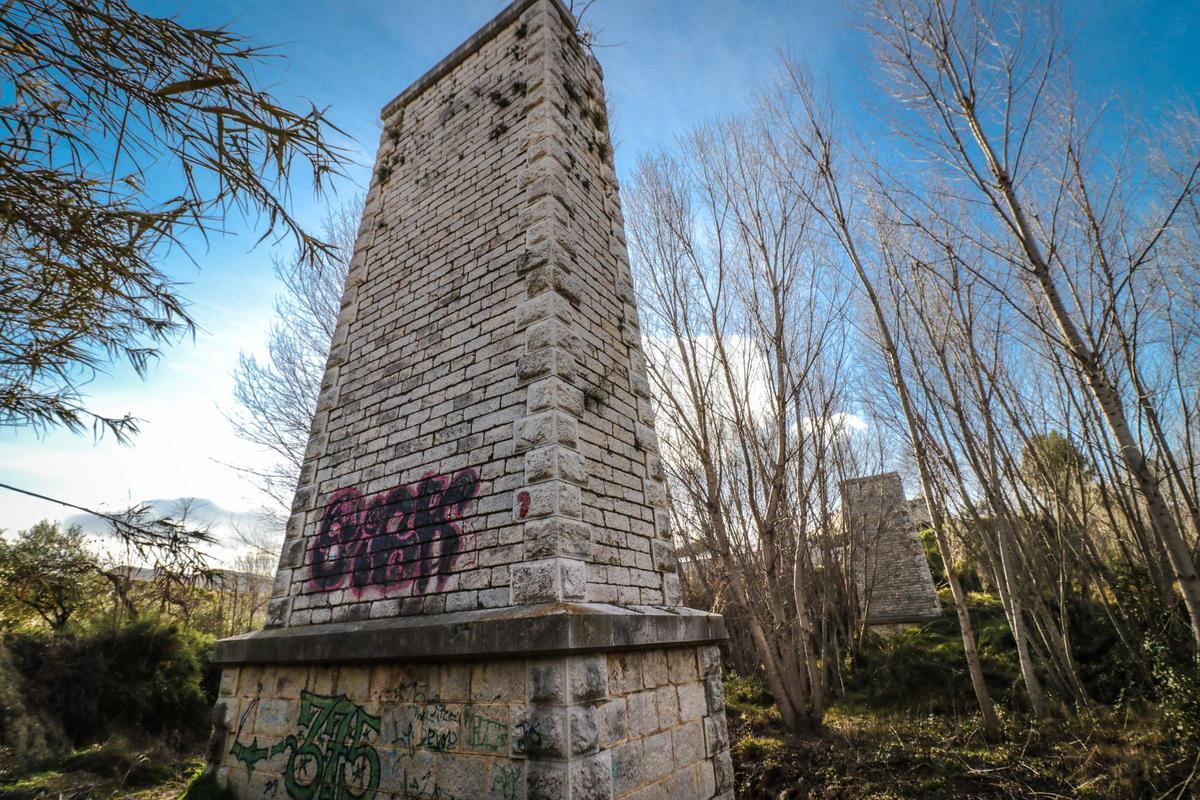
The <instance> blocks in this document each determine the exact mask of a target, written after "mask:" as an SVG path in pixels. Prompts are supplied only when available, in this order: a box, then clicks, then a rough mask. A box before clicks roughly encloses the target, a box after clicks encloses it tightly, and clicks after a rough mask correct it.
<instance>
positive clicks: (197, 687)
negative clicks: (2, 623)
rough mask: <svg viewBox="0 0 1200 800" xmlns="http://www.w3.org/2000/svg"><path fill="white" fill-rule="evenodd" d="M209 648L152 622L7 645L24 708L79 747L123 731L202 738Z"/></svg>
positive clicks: (193, 636)
mask: <svg viewBox="0 0 1200 800" xmlns="http://www.w3.org/2000/svg"><path fill="white" fill-rule="evenodd" d="M211 647H212V639H211V638H209V637H206V636H203V635H200V634H197V633H194V632H190V631H186V630H180V629H179V628H177V627H175V626H171V625H165V624H161V623H158V622H153V621H141V622H137V623H134V624H132V625H129V626H127V627H125V628H122V629H121V630H119V631H117V632H105V633H100V634H96V635H92V636H82V637H70V636H56V637H46V636H14V637H11V638H10V640H9V648H10V649H11V651H12V653H13V661H14V663H15V665H16V667H17V669H18V670H19V671H20V673H21V675H22V677H23V680H24V683H25V690H26V692H27V700H28V702H29V703H31V704H32V705H33V706H34V707H36V708H44V709H49V710H51V711H52V712H53V713H54V714H55V715H56V716H57V717H58V718H59V719H60V720H61V722H62V725H63V728H64V730H65V731H66V733H67V735H68V736H69V737H70V739H71V741H72V742H74V743H75V744H76V745H77V746H78V745H83V744H87V743H90V742H97V741H102V740H104V739H105V738H107V737H108V736H110V735H112V734H113V733H115V732H122V731H123V732H129V733H131V734H133V733H145V734H150V735H152V736H155V737H158V738H159V739H162V738H163V737H166V738H168V739H173V740H178V741H182V740H184V739H187V738H189V737H194V736H201V735H203V733H204V731H205V728H206V725H207V718H208V711H209V707H210V705H211V703H212V699H213V697H212V694H211V693H210V692H206V691H205V689H206V684H208V687H209V689H210V691H211V683H212V678H211V677H209V675H208V673H210V665H209V661H208V659H209V652H210V650H211Z"/></svg>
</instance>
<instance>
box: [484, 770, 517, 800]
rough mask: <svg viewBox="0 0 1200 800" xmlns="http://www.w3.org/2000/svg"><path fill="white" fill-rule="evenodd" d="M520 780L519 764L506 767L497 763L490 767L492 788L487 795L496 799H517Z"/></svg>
mask: <svg viewBox="0 0 1200 800" xmlns="http://www.w3.org/2000/svg"><path fill="white" fill-rule="evenodd" d="M520 780H521V767H520V766H511V767H506V766H504V765H503V764H497V765H496V766H494V767H492V789H491V792H490V793H489V794H488V797H489V798H495V799H496V800H517V796H518V795H517V790H518V786H519V784H520Z"/></svg>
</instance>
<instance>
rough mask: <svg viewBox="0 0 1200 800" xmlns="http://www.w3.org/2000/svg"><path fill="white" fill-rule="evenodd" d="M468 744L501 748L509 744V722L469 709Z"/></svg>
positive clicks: (470, 745)
mask: <svg viewBox="0 0 1200 800" xmlns="http://www.w3.org/2000/svg"><path fill="white" fill-rule="evenodd" d="M466 725H467V746H468V747H475V748H483V749H486V750H499V749H500V748H502V747H504V746H506V745H507V744H508V724H507V723H505V722H501V721H500V720H496V719H492V718H491V717H485V716H483V715H482V714H480V713H479V712H477V711H474V710H472V709H467V721H466Z"/></svg>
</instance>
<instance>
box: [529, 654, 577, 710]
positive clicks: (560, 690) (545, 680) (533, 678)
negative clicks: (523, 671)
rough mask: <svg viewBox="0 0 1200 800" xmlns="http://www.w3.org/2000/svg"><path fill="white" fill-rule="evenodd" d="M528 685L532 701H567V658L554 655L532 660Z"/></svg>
mask: <svg viewBox="0 0 1200 800" xmlns="http://www.w3.org/2000/svg"><path fill="white" fill-rule="evenodd" d="M526 687H527V692H528V696H529V701H530V702H531V703H565V702H566V700H567V659H566V658H564V657H561V656H552V657H550V658H539V659H533V660H531V661H530V662H529V666H528V679H527V682H526Z"/></svg>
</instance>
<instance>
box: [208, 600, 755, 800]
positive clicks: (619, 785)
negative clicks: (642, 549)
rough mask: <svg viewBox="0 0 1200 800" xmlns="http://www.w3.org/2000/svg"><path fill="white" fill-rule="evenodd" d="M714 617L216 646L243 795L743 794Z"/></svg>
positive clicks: (361, 626) (401, 627) (454, 625)
mask: <svg viewBox="0 0 1200 800" xmlns="http://www.w3.org/2000/svg"><path fill="white" fill-rule="evenodd" d="M723 638H725V630H724V623H723V621H722V619H721V617H720V616H717V615H713V614H706V613H703V612H698V611H694V610H691V609H683V608H670V609H667V608H655V607H638V608H625V607H617V606H607V605H600V604H584V603H578V604H571V603H553V604H547V605H543V606H526V607H517V608H509V609H496V610H487V611H472V612H461V613H454V614H440V615H428V616H415V617H401V618H391V619H386V620H363V621H358V622H345V623H337V624H327V625H320V626H311V627H308V628H304V627H300V628H280V629H273V630H267V631H261V632H257V633H253V634H248V635H246V636H241V637H235V638H232V639H226V640H223V641H221V642H219V643H218V644H217V650H216V656H215V658H216V660H217V662H218V663H220V664H221V665H222V667H223V671H222V675H221V688H220V699H219V700H218V702H217V707H216V709H215V712H214V719H213V722H214V730H213V737H212V740H211V742H210V749H209V760H210V763H211V764H212V766H213V768H214V769H216V771H217V777H218V779H220V780H221V781H222V782H223V783H225V784H226V785H228V786H230V787H231V788H232V789H233V791H234V793H235V795H236V796H237V797H239V798H264V797H265V798H285V797H290V798H294V799H295V800H324V798H330V800H334V799H335V798H336V799H337V800H341V799H342V798H362V800H401V798H414V799H416V798H420V799H422V800H425V799H431V798H439V799H440V800H452V799H453V798H460V800H482V799H483V798H497V800H501V799H502V800H551V799H553V800H566V799H569V800H593V799H599V798H603V799H604V800H618V799H620V798H635V797H636V798H660V799H661V800H666V798H671V799H672V800H675V798H679V800H689V798H704V799H705V800H707V798H715V797H730V798H731V797H732V796H733V795H732V786H733V769H732V763H731V761H730V757H729V737H728V733H727V729H726V724H725V708H724V690H723V688H722V685H721V674H720V656H719V652H718V650H717V647H716V643H717V642H718V641H720V640H721V639H723Z"/></svg>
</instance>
